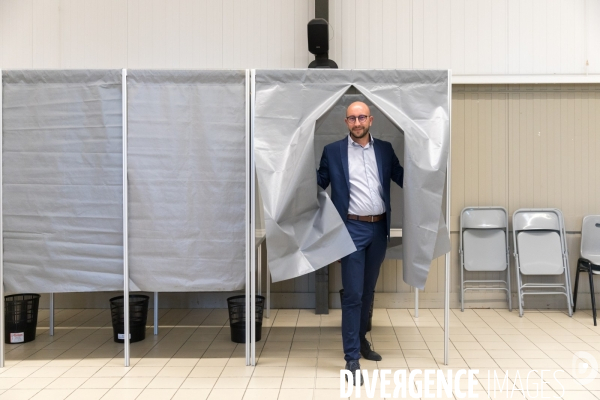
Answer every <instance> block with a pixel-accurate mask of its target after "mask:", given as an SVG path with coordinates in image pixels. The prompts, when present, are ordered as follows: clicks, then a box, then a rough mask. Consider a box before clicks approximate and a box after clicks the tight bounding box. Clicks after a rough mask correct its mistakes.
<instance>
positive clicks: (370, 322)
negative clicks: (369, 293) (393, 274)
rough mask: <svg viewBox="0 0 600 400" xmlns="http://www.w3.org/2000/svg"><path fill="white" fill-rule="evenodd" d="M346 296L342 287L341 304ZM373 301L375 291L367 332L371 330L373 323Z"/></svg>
mask: <svg viewBox="0 0 600 400" xmlns="http://www.w3.org/2000/svg"><path fill="white" fill-rule="evenodd" d="M343 297H344V289H340V304H342V298H343ZM373 303H375V292H373V301H372V302H371V310H370V311H369V323H368V324H367V332H370V331H371V328H372V324H373Z"/></svg>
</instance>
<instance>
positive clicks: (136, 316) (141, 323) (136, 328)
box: [110, 294, 149, 343]
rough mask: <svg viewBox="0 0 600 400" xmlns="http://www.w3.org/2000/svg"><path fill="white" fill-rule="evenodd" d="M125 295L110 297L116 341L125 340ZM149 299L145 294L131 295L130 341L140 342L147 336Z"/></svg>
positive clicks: (121, 341)
mask: <svg viewBox="0 0 600 400" xmlns="http://www.w3.org/2000/svg"><path fill="white" fill-rule="evenodd" d="M124 298H125V297H124V296H117V297H113V298H112V299H110V314H111V317H112V326H113V335H114V339H115V342H117V343H123V342H124V341H125V323H124V322H125V301H124ZM148 299H149V297H148V296H146V295H143V294H130V295H129V342H130V343H134V342H139V341H140V340H144V339H145V338H146V321H147V320H148Z"/></svg>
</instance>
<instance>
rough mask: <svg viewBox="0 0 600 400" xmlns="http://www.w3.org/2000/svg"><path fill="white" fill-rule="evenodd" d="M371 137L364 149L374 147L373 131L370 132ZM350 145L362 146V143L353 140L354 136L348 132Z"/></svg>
mask: <svg viewBox="0 0 600 400" xmlns="http://www.w3.org/2000/svg"><path fill="white" fill-rule="evenodd" d="M369 137H370V138H371V139H370V140H369V143H367V145H366V146H365V147H363V148H364V149H368V148H369V147H372V146H373V143H374V142H375V138H374V137H373V134H372V133H371V132H369ZM348 146H359V147H362V146H361V145H360V144H358V143H356V142H355V141H354V140H352V137H351V136H350V134H348Z"/></svg>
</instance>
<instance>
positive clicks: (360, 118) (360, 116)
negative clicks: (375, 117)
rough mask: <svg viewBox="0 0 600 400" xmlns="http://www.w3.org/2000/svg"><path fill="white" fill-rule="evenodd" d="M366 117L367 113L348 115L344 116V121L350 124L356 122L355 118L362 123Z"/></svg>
mask: <svg viewBox="0 0 600 400" xmlns="http://www.w3.org/2000/svg"><path fill="white" fill-rule="evenodd" d="M367 118H369V116H368V115H359V116H358V117H355V116H354V115H351V116H349V117H346V121H348V122H350V123H351V124H354V123H356V120H358V122H360V123H361V124H362V123H363V122H365V121H366V120H367Z"/></svg>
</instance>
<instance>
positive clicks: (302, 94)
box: [254, 70, 450, 289]
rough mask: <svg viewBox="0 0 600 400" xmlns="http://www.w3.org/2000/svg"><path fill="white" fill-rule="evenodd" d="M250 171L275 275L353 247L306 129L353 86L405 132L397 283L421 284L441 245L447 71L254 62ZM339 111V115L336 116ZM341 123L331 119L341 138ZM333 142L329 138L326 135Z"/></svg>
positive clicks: (318, 263) (446, 243)
mask: <svg viewBox="0 0 600 400" xmlns="http://www.w3.org/2000/svg"><path fill="white" fill-rule="evenodd" d="M255 80H256V93H255V96H256V97H255V110H254V113H255V120H254V124H255V126H254V127H255V132H254V142H255V157H256V171H257V176H258V181H259V186H260V191H261V195H262V198H263V203H264V209H265V227H266V235H267V243H269V253H268V258H269V267H270V269H271V274H272V276H273V280H274V281H280V280H284V279H290V278H294V277H296V276H300V275H304V274H306V273H309V272H312V271H314V270H317V269H319V268H321V267H323V266H325V265H327V264H329V263H331V262H333V261H335V260H338V259H340V258H342V257H343V256H345V255H347V254H349V253H351V252H353V251H354V250H355V248H354V244H353V243H352V240H351V238H350V236H349V234H348V232H347V230H346V228H345V226H344V224H343V222H342V220H341V218H340V217H339V215H338V213H337V211H336V209H335V207H334V206H333V203H332V202H331V200H330V199H329V196H328V195H327V193H326V192H325V191H322V190H317V183H316V173H315V165H316V163H317V160H316V159H315V154H314V149H315V127H316V122H317V120H318V119H319V118H321V117H322V116H324V115H325V114H326V113H327V112H328V111H329V110H330V109H332V108H333V107H334V106H335V105H336V104H337V103H338V102H339V101H340V99H341V98H342V96H343V95H344V94H345V93H346V92H347V91H348V89H349V88H350V87H352V86H354V87H355V88H356V89H357V90H358V92H360V93H361V94H362V95H363V96H364V97H365V98H366V99H367V100H368V101H369V102H370V103H371V104H372V105H373V106H375V107H376V108H378V110H379V111H380V112H381V113H382V114H383V115H385V116H386V117H387V118H388V119H389V120H390V121H391V122H393V124H394V125H396V126H397V127H398V128H399V129H400V130H401V131H403V132H404V165H403V166H404V169H405V175H404V189H403V191H402V192H403V193H402V194H403V197H404V203H403V209H402V210H400V209H397V208H395V207H396V204H392V207H393V208H394V211H393V212H392V215H394V212H402V214H403V219H402V229H403V261H404V262H403V267H404V271H403V274H404V281H405V282H406V283H408V284H410V285H412V286H415V287H418V288H420V289H423V288H424V286H425V281H426V279H427V274H428V272H429V267H430V264H431V261H432V260H433V259H434V258H436V257H438V256H440V255H442V254H444V253H446V252H448V251H450V240H449V235H448V229H447V227H446V225H445V222H444V218H443V214H442V197H443V190H444V183H445V178H446V163H447V160H448V150H449V140H450V125H449V121H450V119H449V104H448V102H449V79H448V71H400V70H368V71H367V70H364V71H361V70H257V71H256V77H255ZM340 118H343V115H342V116H340ZM345 134H346V128H345V126H344V125H343V124H341V125H340V135H339V137H338V138H342V137H343V136H344V135H345ZM332 141H333V140H332Z"/></svg>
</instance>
